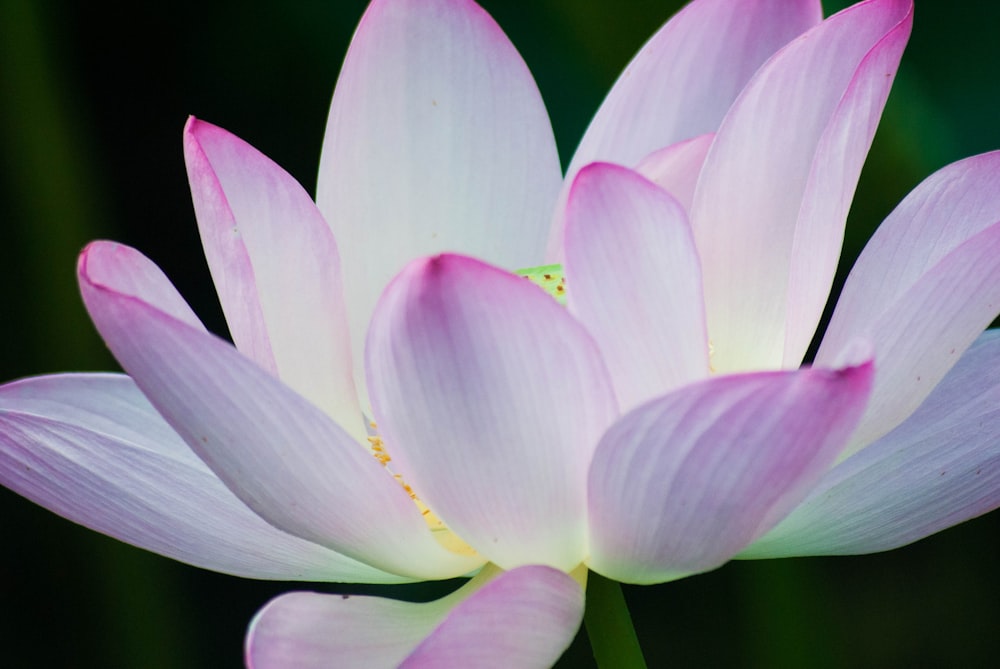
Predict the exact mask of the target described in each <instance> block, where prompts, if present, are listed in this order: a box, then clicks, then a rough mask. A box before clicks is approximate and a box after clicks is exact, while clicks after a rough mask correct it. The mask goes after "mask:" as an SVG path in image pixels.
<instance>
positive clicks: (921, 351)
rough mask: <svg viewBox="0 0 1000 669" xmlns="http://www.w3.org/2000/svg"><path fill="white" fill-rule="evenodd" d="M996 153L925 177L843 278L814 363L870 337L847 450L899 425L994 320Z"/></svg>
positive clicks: (999, 256) (997, 292)
mask: <svg viewBox="0 0 1000 669" xmlns="http://www.w3.org/2000/svg"><path fill="white" fill-rule="evenodd" d="M998 192H1000V152H994V153H988V154H984V155H981V156H974V157H972V158H967V159H965V160H962V161H960V162H957V163H954V164H952V165H949V166H947V167H945V168H944V169H942V170H940V171H938V172H937V173H935V174H933V175H931V176H930V177H928V178H927V179H926V180H925V181H924V182H923V183H922V184H920V185H919V186H917V188H916V189H914V191H913V192H912V193H911V194H910V195H908V196H907V197H906V199H904V200H903V201H902V202H901V203H900V204H899V206H898V207H897V208H896V210H895V211H893V213H892V214H890V216H889V217H888V218H887V219H886V220H885V222H884V223H883V224H882V226H881V227H880V228H879V229H878V230H877V231H876V233H875V235H874V236H873V237H872V239H871V241H869V243H868V245H867V246H866V247H865V250H864V252H863V253H862V254H861V257H860V258H858V262H857V264H856V265H855V266H854V269H853V270H851V274H850V276H848V278H847V283H846V284H845V286H844V291H843V292H842V293H841V296H840V301H839V302H838V303H837V309H836V311H835V312H834V315H833V318H832V319H831V321H830V326H829V327H828V328H827V332H826V335H825V337H824V338H823V344H822V346H821V347H820V350H819V353H818V354H817V361H819V362H821V363H822V362H824V361H826V360H829V359H831V358H833V357H834V356H836V355H837V353H838V350H839V349H840V348H841V347H842V346H844V343H845V342H846V341H848V340H849V339H850V338H851V337H856V336H865V337H870V338H871V340H872V341H873V343H874V345H875V351H876V359H877V360H878V374H877V375H876V381H875V390H874V391H873V394H872V402H871V404H870V405H869V408H868V412H867V414H866V416H865V418H864V420H863V421H862V424H861V427H860V428H859V430H858V432H857V433H856V434H855V435H854V438H853V439H852V447H851V448H850V450H849V452H854V451H856V450H857V449H858V448H861V447H863V446H865V444H868V443H871V442H872V441H874V440H875V439H877V438H878V437H880V436H882V435H884V434H886V433H887V432H889V430H891V429H892V428H894V427H896V426H897V425H899V424H900V423H901V422H902V421H903V420H905V419H906V417H907V416H909V415H910V414H911V413H912V412H913V411H914V410H915V409H916V408H917V406H919V405H920V403H921V402H922V401H923V400H924V398H926V397H927V395H928V394H929V393H930V392H931V390H932V389H933V388H934V386H935V384H936V383H937V382H938V380H939V379H941V378H942V377H943V376H944V375H945V374H946V373H947V371H948V370H949V369H950V368H951V366H952V365H954V364H955V362H956V361H957V360H958V359H959V356H960V355H961V354H962V351H964V350H965V348H966V347H967V346H969V344H970V343H972V341H973V340H974V339H975V338H976V336H977V335H979V333H981V332H982V331H983V328H985V327H986V326H987V325H989V323H990V321H992V320H993V318H994V317H995V316H996V315H997V313H998V312H1000V197H998V195H997V194H998Z"/></svg>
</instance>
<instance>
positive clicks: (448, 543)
mask: <svg viewBox="0 0 1000 669" xmlns="http://www.w3.org/2000/svg"><path fill="white" fill-rule="evenodd" d="M370 425H371V428H372V430H375V429H376V428H377V425H375V423H374V421H373V422H371V423H370ZM368 444H369V448H370V449H371V452H372V456H373V457H374V458H375V459H376V460H378V461H379V463H380V464H381V465H382V466H383V467H385V468H386V469H389V463H390V462H392V457H391V456H390V455H389V452H388V451H386V449H385V443H384V442H383V441H382V438H381V437H380V436H378V434H373V435H372V436H370V437H368ZM390 473H391V474H392V478H394V479H396V482H397V483H399V485H400V486H401V487H402V488H403V490H404V491H406V494H407V495H409V496H410V499H412V500H413V503H414V504H416V505H417V508H418V509H419V510H420V515H422V516H423V517H424V522H425V523H427V527H428V528H429V529H430V531H431V536H433V537H434V538H435V539H436V540H437V542H438V543H439V544H441V545H442V546H444V547H445V548H447V549H448V550H450V551H451V552H453V553H458V554H459V555H475V554H476V551H475V549H474V548H472V546H470V545H469V544H467V543H465V542H464V541H462V540H461V539H460V538H459V537H458V535H457V534H455V533H454V532H452V531H451V530H450V529H449V528H448V526H447V525H445V524H444V521H442V520H441V519H440V518H438V517H437V515H436V514H435V513H434V512H433V511H431V510H430V508H428V506H427V505H426V504H424V503H423V501H422V500H421V499H420V498H419V497H417V493H415V492H414V491H413V488H412V487H410V484H409V483H407V482H406V481H404V480H403V476H402V474H398V473H396V472H392V471H391V470H390Z"/></svg>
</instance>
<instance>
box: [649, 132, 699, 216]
mask: <svg viewBox="0 0 1000 669" xmlns="http://www.w3.org/2000/svg"><path fill="white" fill-rule="evenodd" d="M713 139H715V133H711V132H710V133H706V134H704V135H698V136H697V137H695V138H693V139H687V140H684V141H683V142H677V143H676V144H671V145H670V146H667V147H664V148H662V149H659V150H657V151H654V152H653V153H651V154H649V155H648V156H646V157H645V158H643V159H642V160H641V161H639V164H638V165H636V167H635V171H636V172H638V173H639V174H641V175H642V176H644V177H646V178H647V179H649V180H650V181H652V182H653V183H655V184H656V185H657V186H659V187H660V188H662V189H663V190H665V191H667V192H668V193H670V194H671V195H673V196H674V198H675V199H676V200H677V201H678V202H679V203H680V204H681V206H682V207H684V211H685V212H688V211H691V203H692V202H693V201H694V189H695V186H697V184H698V175H699V174H701V167H702V165H704V163H705V157H706V156H707V155H708V149H709V147H710V146H712V140H713Z"/></svg>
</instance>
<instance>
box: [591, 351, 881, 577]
mask: <svg viewBox="0 0 1000 669" xmlns="http://www.w3.org/2000/svg"><path fill="white" fill-rule="evenodd" d="M871 377H872V365H871V362H870V361H869V362H867V363H863V364H861V365H858V366H853V367H848V368H846V369H838V370H830V369H803V370H796V371H793V372H759V373H756V374H737V375H732V376H726V377H716V378H712V379H710V380H708V381H705V382H702V383H698V384H692V385H689V386H685V387H684V388H681V389H680V390H678V391H675V392H674V393H671V394H669V395H667V396H665V397H663V398H661V399H658V400H653V401H652V402H649V403H647V404H645V405H643V406H641V407H639V408H638V409H636V410H635V411H633V412H631V413H629V414H626V415H625V416H624V417H623V418H622V419H621V420H620V421H618V422H617V423H616V424H615V425H614V426H613V427H612V428H611V429H610V430H608V432H607V433H606V434H605V436H604V438H603V439H601V443H600V445H599V446H598V447H597V452H596V453H595V455H594V462H593V464H592V465H591V470H590V486H589V490H590V496H589V504H590V527H591V556H590V559H589V562H588V564H589V565H590V566H591V568H592V569H593V570H594V571H597V572H600V573H601V574H604V575H606V576H609V577H611V578H614V579H616V580H620V581H627V582H631V583H656V582H661V581H667V580H671V579H674V578H680V577H682V576H686V575H688V574H692V573H697V572H702V571H706V570H708V569H713V568H715V567H718V566H719V565H721V564H722V563H724V562H725V561H727V560H729V559H730V558H731V557H733V555H735V554H736V552H737V551H739V550H740V549H742V548H743V547H745V546H746V545H747V544H748V543H750V542H751V541H753V540H754V539H755V538H757V537H759V536H760V535H761V534H763V533H764V532H766V531H767V530H768V529H770V528H771V527H773V526H774V524H776V523H777V522H778V521H779V520H780V519H781V518H783V517H784V516H785V514H787V513H788V512H789V511H790V510H791V509H792V508H794V507H795V506H796V505H797V504H798V503H799V502H800V501H801V500H802V499H803V498H804V497H805V496H806V494H807V493H808V492H809V490H810V488H811V487H812V486H813V485H814V484H815V482H816V481H817V480H818V479H819V477H820V476H821V475H822V474H823V472H824V471H825V470H826V469H827V467H828V466H829V465H830V463H831V462H832V461H833V459H834V458H835V457H836V455H837V453H838V452H839V451H840V449H841V447H842V446H843V444H844V442H845V441H846V440H847V437H848V436H849V435H850V432H851V430H852V429H853V428H854V425H855V424H856V423H857V420H858V419H859V418H860V417H861V413H862V411H863V410H864V404H865V400H866V399H867V397H868V390H869V389H870V387H871Z"/></svg>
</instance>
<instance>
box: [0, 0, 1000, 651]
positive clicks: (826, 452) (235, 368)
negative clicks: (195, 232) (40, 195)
mask: <svg viewBox="0 0 1000 669" xmlns="http://www.w3.org/2000/svg"><path fill="white" fill-rule="evenodd" d="M911 14H912V3H911V2H910V0H868V1H866V2H862V3H859V4H857V5H855V6H853V7H850V8H849V9H847V10H845V11H843V12H841V13H839V14H837V15H835V16H833V17H831V18H829V19H827V20H826V21H822V16H821V10H820V6H819V3H818V2H817V1H815V0H791V1H790V0H781V1H780V2H778V1H774V0H740V1H739V2H737V3H734V2H732V1H731V0H696V1H695V2H693V3H692V4H691V5H689V6H688V7H687V8H686V9H684V10H683V11H682V12H681V13H679V14H678V15H677V16H676V17H674V18H673V19H672V20H671V21H670V22H669V23H668V24H666V25H665V26H664V27H663V28H662V29H661V30H660V31H659V32H658V33H657V34H656V35H655V36H654V37H653V38H652V39H651V40H650V42H649V43H648V44H647V45H646V46H645V47H644V48H643V49H642V51H640V53H639V54H638V55H637V56H636V58H635V60H634V61H633V62H632V63H631V64H630V65H629V66H628V68H626V70H625V72H624V73H623V74H622V76H621V78H620V79H619V81H618V83H617V84H616V85H615V87H614V88H613V89H612V91H611V93H610V94H609V96H608V98H607V99H606V101H605V103H604V104H603V106H602V107H601V109H600V110H599V112H598V114H597V116H596V117H595V119H594V121H593V123H592V124H591V126H590V128H589V129H588V131H587V134H586V135H585V137H584V139H583V141H582V142H581V144H580V147H579V149H578V150H577V153H576V156H575V157H574V159H573V161H572V163H571V165H570V168H569V170H568V174H567V176H566V178H565V179H563V177H562V175H561V174H560V170H559V163H558V158H557V154H556V148H555V142H554V140H553V137H552V134H551V129H550V127H549V123H548V119H547V116H546V113H545V110H544V106H543V104H542V101H541V98H540V96H539V93H538V91H537V89H536V87H535V84H534V82H533V80H532V79H531V76H530V74H529V72H528V70H527V68H526V67H525V65H524V63H523V62H522V61H521V59H520V57H519V56H518V54H517V52H516V51H515V50H514V48H513V46H512V45H511V44H510V43H509V42H508V41H507V39H506V37H505V36H504V34H503V33H502V32H501V30H500V29H499V27H497V26H496V24H495V23H494V22H493V21H492V19H491V18H490V17H489V16H488V15H487V14H486V13H485V12H483V10H482V9H480V8H479V7H478V6H476V5H475V4H474V3H473V2H472V1H471V0H375V1H374V2H373V3H372V5H371V7H370V8H369V9H368V11H367V12H366V14H365V16H364V18H363V19H362V22H361V24H360V26H359V28H358V31H357V33H356V34H355V37H354V40H353V42H352V45H351V48H350V51H349V53H348V55H347V58H346V61H345V64H344V67H343V70H342V72H341V75H340V79H339V81H338V84H337V89H336V92H335V95H334V99H333V104H332V108H331V112H330V120H329V124H328V127H327V135H326V139H325V143H324V151H323V159H322V162H321V167H320V176H319V186H318V196H317V199H318V203H317V204H314V203H313V202H312V201H311V199H310V198H309V196H308V195H307V194H306V192H305V191H304V190H303V189H302V188H301V187H300V186H299V185H298V184H297V183H295V181H294V180H293V179H291V177H289V176H288V175H287V174H286V173H285V172H284V171H282V170H281V169H280V168H279V167H278V166H276V165H275V164H274V163H272V162H271V161H270V160H268V159H267V158H266V157H265V156H263V155H262V154H260V153H259V152H257V151H256V150H254V149H253V148H252V147H250V146H249V145H247V144H246V143H244V142H242V141H241V140H239V139H237V138H236V137H234V136H232V135H230V134H228V133H227V132H225V131H223V130H221V129H219V128H217V127H215V126H212V125H210V124H208V123H205V122H202V121H198V120H193V119H192V120H191V121H190V122H189V123H188V125H187V127H186V128H185V131H184V150H185V156H186V159H187V166H188V173H189V178H190V182H191V189H192V193H193V197H194V202H195V209H196V213H197V217H198V223H199V226H200V230H201V235H202V239H203V242H204V246H205V253H206V256H207V258H208V262H209V266H210V268H211V270H212V275H213V278H214V281H215V285H216V288H217V290H218V293H219V297H220V301H221V303H222V306H223V310H224V312H225V316H226V319H227V323H228V325H229V329H230V333H231V335H232V339H233V341H234V343H235V347H234V346H232V345H230V344H229V343H228V342H226V341H224V340H222V339H220V338H218V337H216V336H215V335H212V334H211V333H209V332H207V331H206V330H205V328H204V327H203V326H202V324H201V323H200V321H199V320H198V318H197V316H196V315H195V314H194V313H193V312H192V311H191V309H190V308H189V307H188V306H187V304H186V303H185V302H184V300H183V299H182V298H181V297H180V296H179V295H178V293H177V292H176V291H175V290H174V288H173V287H172V285H171V284H170V282H169V281H168V280H167V278H166V277H165V276H164V275H163V274H162V273H161V272H160V271H159V270H158V269H157V268H156V267H155V265H153V264H152V263H151V262H150V261H149V260H147V259H146V258H144V257H143V256H141V255H140V254H139V253H138V252H136V251H135V250H133V249H130V248H128V247H125V246H121V245H118V244H113V243H109V242H95V243H93V244H91V245H90V246H88V247H87V248H86V249H85V250H84V252H83V253H82V255H81V257H80V263H79V279H80V286H81V290H82V293H83V298H84V301H85V303H86V305H87V308H88V310H89V311H90V314H91V316H92V318H93V320H94V322H95V324H96V326H97V328H98V330H99V331H100V333H101V335H102V336H103V337H104V339H105V341H106V342H107V343H108V346H109V347H110V348H111V350H112V352H113V353H114V354H115V356H116V358H117V359H118V361H119V362H120V363H121V365H122V367H123V368H124V369H125V370H126V372H127V373H128V376H125V375H120V374H67V375H57V376H48V377H39V378H32V379H25V380H22V381H17V382H14V383H11V384H8V385H6V386H4V387H2V388H0V425H2V429H0V481H2V482H3V483H4V485H6V486H7V487H10V488H12V489H13V490H16V491H17V492H19V493H20V494H22V495H24V496H26V497H28V498H30V499H32V500H34V501H36V502H37V503H39V504H42V505H43V506H46V507H47V508H50V509H52V510H53V511H55V512H56V513H59V514H61V515H63V516H66V517H67V518H70V519H72V520H74V521H76V522H79V523H82V524H84V525H87V526H89V527H92V528H94V529H96V530H98V531H101V532H104V533H106V534H110V535H112V536H115V537H117V538H119V539H121V540H123V541H127V542H129V543H132V544H135V545H138V546H142V547H145V548H147V549H149V550H153V551H155V552H158V553H161V554H163V555H167V556H170V557H173V558H175V559H179V560H182V561H185V562H188V563H191V564H195V565H198V566H202V567H205V568H208V569H214V570H218V571H222V572H226V573H231V574H237V575H242V576H248V577H253V578H277V579H301V580H321V581H338V582H369V583H402V582H410V581H417V580H426V579H441V578H449V577H455V576H462V575H470V574H476V573H478V575H476V576H475V577H474V578H473V579H472V580H471V581H470V582H469V584H468V585H467V586H465V587H463V588H462V589H460V590H459V591H457V592H456V593H455V594H453V595H451V596H449V597H447V598H445V599H442V600H439V601H437V602H431V603H428V604H419V605H418V604H408V603H403V602H396V601H392V600H386V599H379V598H364V597H351V598H343V597H341V596H330V595H319V594H311V593H294V594H290V595H285V596H283V597H279V598H278V599H276V600H274V601H273V602H271V603H270V604H269V605H268V606H267V607H265V608H264V609H263V610H262V611H261V613H260V614H259V615H258V617H257V618H256V620H255V621H254V624H253V626H252V628H251V632H250V636H249V638H248V645H247V661H248V663H249V664H251V665H253V666H257V667H279V666H321V665H325V663H326V662H327V661H328V660H329V658H330V657H332V656H334V654H335V655H336V657H338V660H339V661H340V662H341V663H342V664H344V665H348V666H351V665H358V666H396V665H402V666H412V667H416V666H427V665H430V664H434V663H438V664H440V663H450V664H451V665H452V666H494V665H497V664H498V662H499V664H501V665H502V666H547V665H548V664H551V663H552V662H554V661H555V660H556V659H557V658H558V656H559V655H560V654H561V652H562V651H563V650H564V649H565V647H566V646H567V645H568V644H569V642H570V641H571V639H572V638H573V636H574V634H575V632H576V630H577V628H578V626H579V624H580V619H581V616H582V612H583V607H584V596H583V591H582V589H581V587H580V585H579V582H581V581H582V580H583V579H584V578H585V574H586V569H592V570H594V571H596V572H599V573H601V574H603V575H605V576H608V577H610V578H612V579H615V580H619V581H625V582H631V583H656V582H663V581H667V580H670V579H675V578H680V577H683V576H686V575H689V574H693V573H698V572H702V571H706V570H709V569H713V568H715V567H717V566H719V565H721V564H723V563H724V562H726V561H727V560H729V559H731V558H733V557H775V556H784V555H814V554H843V553H865V552H871V551H878V550H885V549H889V548H893V547H896V546H900V545H903V544H906V543H909V542H911V541H914V540H916V539H919V538H921V537H923V536H926V535H928V534H930V533H932V532H935V531H938V530H940V529H942V528H944V527H948V526H950V525H952V524H954V523H957V522H961V521H962V520H965V519H967V518H971V517H973V516H976V515H979V514H982V513H985V512H986V511H989V510H991V509H993V508H995V507H996V506H997V505H998V504H1000V466H998V462H1000V439H997V435H998V434H1000V413H998V412H997V411H996V406H997V402H998V399H1000V382H998V376H997V374H996V371H997V369H998V367H1000V337H998V336H997V335H996V334H995V332H993V331H990V332H987V333H986V334H981V333H982V332H983V330H984V328H986V327H987V326H988V325H989V323H990V321H991V320H992V319H993V318H994V317H995V316H996V315H997V312H998V306H997V305H998V304H1000V154H986V155H982V156H977V157H974V158H970V159H967V160H964V161H961V162H959V163H956V164H954V165H951V166H948V167H946V168H944V169H943V170H941V171H939V172H938V173H936V174H935V175H933V176H931V177H930V178H928V179H927V180H926V181H925V182H924V183H923V184H921V185H920V186H918V187H917V188H916V189H915V190H914V191H913V193H912V194H911V195H910V196H908V197H907V198H906V199H905V200H904V201H903V202H902V203H901V204H900V205H899V207H898V208H897V209H896V211H895V212H893V214H892V215H890V217H889V218H888V219H887V220H886V221H885V223H884V224H883V225H882V227H881V228H880V229H879V231H878V232H877V233H876V235H875V236H874V237H873V238H872V240H871V242H870V243H869V245H868V247H867V248H866V250H865V252H864V253H863V254H862V256H861V257H860V259H859V260H858V263H857V264H856V266H855V267H854V269H853V271H852V272H851V275H850V277H849V279H848V281H847V284H846V286H845V288H844V291H843V293H842V295H841V297H840V300H839V302H838V305H837V309H836V311H835V313H834V316H833V319H832V321H831V323H830V326H829V327H828V329H827V332H826V335H825V337H824V339H823V343H822V345H821V347H820V349H819V353H818V354H817V356H816V359H815V362H814V364H813V366H812V367H800V365H801V363H802V360H803V357H804V355H805V352H806V349H807V347H808V345H809V343H810V340H811V338H812V336H813V333H814V331H815V329H816V327H817V325H818V323H819V319H820V315H821V313H822V310H823V307H824V304H825V302H826V299H827V295H828V293H829V291H830V287H831V285H832V282H833V275H834V270H835V269H836V265H837V261H838V257H839V253H840V245H841V241H842V237H843V230H844V223H845V219H846V215H847V210H848V207H849V205H850V201H851V199H852V196H853V191H854V188H855V185H856V183H857V179H858V175H859V173H860V170H861V166H862V164H863V161H864V157H865V155H866V153H867V151H868V148H869V146H870V144H871V140H872V137H873V135H874V132H875V128H876V125H877V122H878V119H879V116H880V114H881V110H882V107H883V105H884V103H885V99H886V96H887V95H888V91H889V87H890V85H891V82H892V79H893V76H894V74H895V71H896V68H897V66H898V63H899V59H900V56H901V54H902V50H903V47H904V45H905V43H906V40H907V38H908V36H909V31H910V25H911ZM550 222H552V224H551V225H550ZM542 262H559V263H563V264H564V266H565V275H566V279H567V284H566V286H567V296H568V297H567V308H564V307H562V306H560V305H559V304H557V303H556V301H555V300H553V299H551V297H550V296H548V295H546V294H545V293H544V292H542V291H540V290H538V288H537V287H535V286H533V285H532V284H531V283H529V282H527V281H525V280H524V279H523V278H521V277H517V276H515V275H513V274H510V273H509V272H508V271H507V270H514V269H517V268H523V267H528V266H533V265H539V264H541V263H542ZM501 268H503V269H501ZM393 277H395V278H393ZM373 455H374V456H375V457H373ZM497 629H499V630H502V633H497V632H496V630H497Z"/></svg>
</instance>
